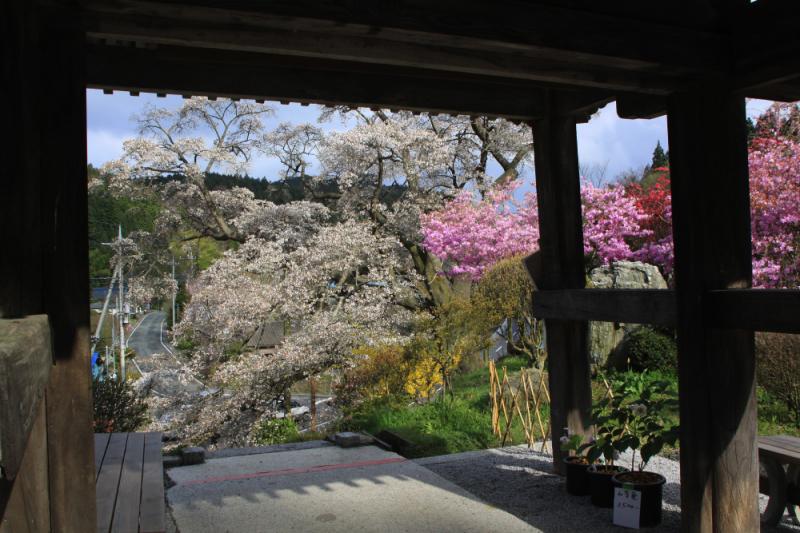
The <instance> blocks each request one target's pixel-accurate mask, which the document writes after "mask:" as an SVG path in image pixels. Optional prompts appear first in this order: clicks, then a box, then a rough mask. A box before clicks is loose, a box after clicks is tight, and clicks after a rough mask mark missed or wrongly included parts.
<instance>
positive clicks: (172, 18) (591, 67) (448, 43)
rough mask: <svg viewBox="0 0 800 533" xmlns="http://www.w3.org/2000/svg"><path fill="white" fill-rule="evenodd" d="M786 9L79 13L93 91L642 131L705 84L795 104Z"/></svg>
mask: <svg viewBox="0 0 800 533" xmlns="http://www.w3.org/2000/svg"><path fill="white" fill-rule="evenodd" d="M64 1H65V0H64ZM62 3H63V1H62V2H59V1H58V0H50V2H49V5H50V6H51V7H53V8H54V9H55V10H56V12H57V10H58V9H59V6H60V5H61V4H62ZM796 3H797V2H793V1H791V0H758V1H757V2H755V3H750V2H747V1H744V0H704V1H689V0H685V1H681V0H679V1H675V2H666V1H662V2H633V1H629V0H617V1H614V2H597V1H596V0H595V1H588V0H566V1H559V2H556V1H554V0H553V1H514V2H512V1H507V0H502V1H496V2H491V3H489V2H478V1H470V0H461V1H455V0H440V1H437V2H432V1H430V0H426V1H423V0H402V1H394V2H386V1H374V0H371V1H366V0H323V1H312V0H292V1H287V0H274V1H243V0H238V1H230V2H224V3H221V2H210V1H201V0H194V1H183V0H181V1H140V0H113V1H108V0H83V1H79V2H78V4H79V6H80V8H79V11H78V12H79V13H80V23H81V24H82V25H83V29H84V30H85V32H86V35H87V40H88V46H87V54H88V55H87V70H88V81H89V85H90V86H91V87H98V88H104V89H118V90H130V91H152V92H164V93H176V94H192V95H195V94H199V95H203V94H204V95H208V96H234V97H240V98H259V99H274V100H283V101H299V102H303V103H323V104H332V103H340V104H349V105H359V106H369V107H376V106H377V107H388V108H392V107H396V108H404V109H412V110H420V111H422V110H429V111H435V112H445V113H465V114H488V115H493V116H503V117H507V118H511V119H513V120H530V119H535V118H537V117H538V116H540V115H541V113H542V112H543V110H544V109H545V108H546V107H547V106H549V105H554V104H553V102H555V101H557V102H558V105H559V106H560V107H561V108H562V110H563V111H564V112H570V113H574V114H576V115H579V116H584V115H587V114H590V113H591V112H593V111H594V110H595V109H596V108H597V107H598V106H600V105H603V104H605V103H606V102H608V101H610V100H613V99H616V100H618V102H619V107H620V109H621V113H620V114H621V115H622V116H626V117H631V118H632V117H646V116H654V115H657V114H659V113H662V112H663V110H664V102H665V98H666V96H668V95H669V94H671V93H673V92H676V91H680V90H682V89H689V88H691V87H693V86H697V85H698V84H709V83H711V84H715V85H719V86H727V87H731V88H733V89H734V90H737V91H741V92H742V94H744V95H745V96H753V97H763V98H770V99H778V100H796V99H800V60H798V58H800V37H799V36H798V34H800V32H798V31H797V28H798V27H800V14H798V7H797V6H796V5H795V4H796ZM220 4H224V6H225V7H224V8H220V7H218V6H219V5H220ZM651 4H652V5H651ZM71 6H72V7H71V9H72V11H71V14H72V15H74V14H75V13H76V11H75V10H74V9H75V7H74V4H71ZM555 93H557V94H558V95H559V96H558V98H556V99H554V98H553V97H552V95H553V94H555Z"/></svg>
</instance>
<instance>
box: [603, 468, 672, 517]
mask: <svg viewBox="0 0 800 533" xmlns="http://www.w3.org/2000/svg"><path fill="white" fill-rule="evenodd" d="M666 482H667V478H665V477H664V476H662V475H661V474H656V473H655V472H623V473H621V474H617V475H615V476H614V477H613V479H612V483H613V485H614V487H615V488H616V487H622V486H625V487H630V488H632V489H633V490H638V491H639V492H641V493H642V502H641V511H640V514H639V527H652V526H657V525H658V524H660V523H661V498H662V494H663V489H664V483H666Z"/></svg>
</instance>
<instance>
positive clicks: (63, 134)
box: [39, 11, 96, 531]
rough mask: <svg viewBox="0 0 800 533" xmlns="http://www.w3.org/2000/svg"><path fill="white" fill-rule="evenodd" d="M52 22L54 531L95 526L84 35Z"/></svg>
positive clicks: (47, 199)
mask: <svg viewBox="0 0 800 533" xmlns="http://www.w3.org/2000/svg"><path fill="white" fill-rule="evenodd" d="M48 22H49V23H48V24H47V25H46V26H44V28H45V29H44V32H45V33H44V35H43V42H42V50H43V52H44V57H45V58H46V60H45V61H44V62H43V68H42V70H41V72H40V85H39V86H40V103H39V105H40V110H41V111H40V112H41V113H42V118H41V123H42V125H43V127H42V132H41V133H42V135H41V140H40V142H41V149H42V153H43V154H44V156H43V160H42V168H41V172H42V183H43V190H42V193H43V194H42V203H43V205H44V208H45V209H46V210H47V212H48V213H52V225H51V226H50V227H48V228H47V236H46V241H45V244H46V247H45V250H44V251H45V265H46V269H45V272H44V273H45V276H44V305H45V309H46V311H47V314H48V316H49V317H50V324H51V327H52V331H53V353H54V357H55V366H54V368H53V371H52V373H51V376H50V384H49V386H48V389H47V434H48V458H49V463H50V519H51V523H52V527H53V530H54V531H93V530H94V529H95V519H96V517H95V490H94V435H93V430H92V381H91V370H90V369H91V362H90V361H91V357H90V354H89V349H90V345H89V335H90V334H89V249H88V234H89V224H88V216H89V215H88V191H87V177H86V83H85V73H84V71H85V59H84V57H85V56H84V43H85V40H86V39H85V36H84V34H83V32H82V31H80V28H79V27H78V20H77V18H76V17H74V16H73V15H72V13H71V12H69V11H68V12H64V13H59V14H57V15H54V17H53V18H52V19H50V20H49V21H48Z"/></svg>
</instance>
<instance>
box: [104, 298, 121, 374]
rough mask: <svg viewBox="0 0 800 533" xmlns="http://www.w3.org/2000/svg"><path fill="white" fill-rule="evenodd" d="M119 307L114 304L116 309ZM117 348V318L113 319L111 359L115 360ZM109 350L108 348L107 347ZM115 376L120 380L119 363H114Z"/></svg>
mask: <svg viewBox="0 0 800 533" xmlns="http://www.w3.org/2000/svg"><path fill="white" fill-rule="evenodd" d="M117 307H119V306H118V305H117V304H116V303H115V304H114V309H116V308H117ZM116 347H117V317H113V319H112V320H111V358H112V359H114V349H115V348H116ZM106 348H108V347H106ZM114 374H115V375H116V376H117V379H119V367H118V366H117V362H116V361H114Z"/></svg>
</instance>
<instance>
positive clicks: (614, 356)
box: [588, 261, 667, 366]
mask: <svg viewBox="0 0 800 533" xmlns="http://www.w3.org/2000/svg"><path fill="white" fill-rule="evenodd" d="M588 285H589V287H592V288H595V289H666V288H667V282H666V280H664V276H662V275H661V272H660V271H659V270H658V268H657V267H655V266H653V265H648V264H646V263H642V262H640V261H635V262H634V261H618V262H616V263H612V264H610V265H607V266H601V267H598V268H595V269H594V270H592V272H591V273H590V274H589V283H588ZM637 327H639V324H624V323H617V322H590V323H589V333H590V336H589V339H590V346H589V353H590V354H591V356H592V362H593V363H594V364H596V365H599V366H605V365H606V364H612V365H614V364H617V363H624V360H625V358H626V357H625V343H624V341H625V336H626V335H627V333H628V332H630V331H632V330H633V329H635V328H637Z"/></svg>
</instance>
